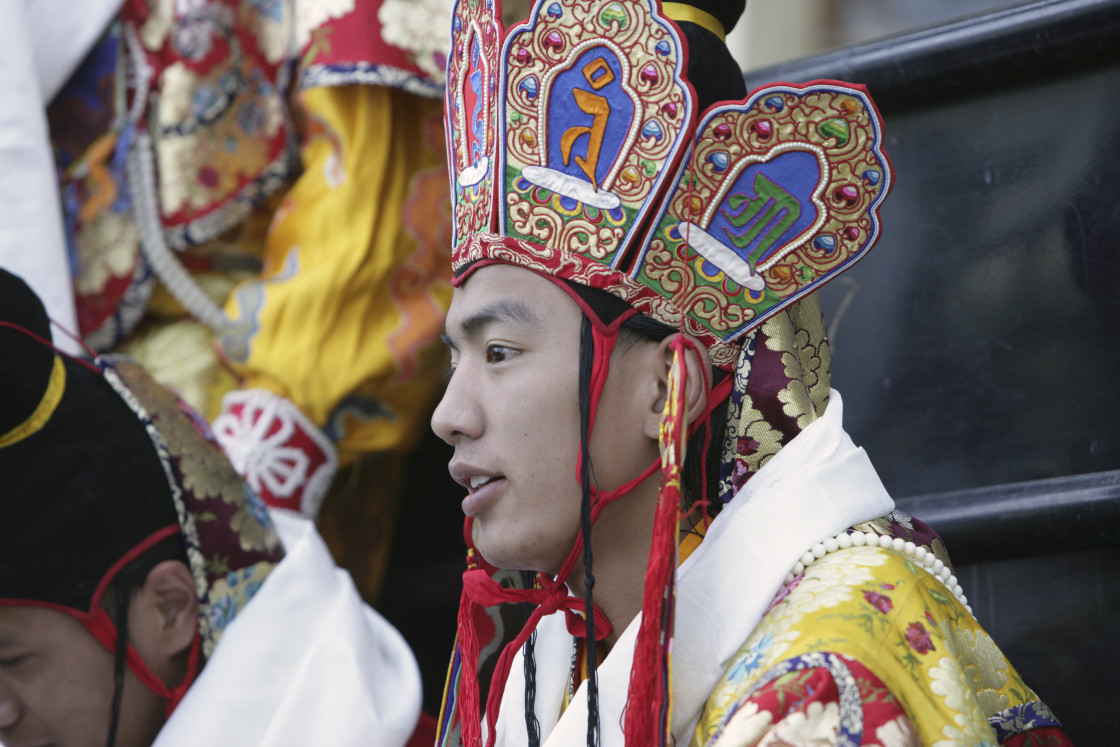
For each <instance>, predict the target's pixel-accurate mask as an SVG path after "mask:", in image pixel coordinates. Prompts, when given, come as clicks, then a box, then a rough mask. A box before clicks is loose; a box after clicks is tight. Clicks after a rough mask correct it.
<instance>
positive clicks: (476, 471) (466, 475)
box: [448, 462, 505, 493]
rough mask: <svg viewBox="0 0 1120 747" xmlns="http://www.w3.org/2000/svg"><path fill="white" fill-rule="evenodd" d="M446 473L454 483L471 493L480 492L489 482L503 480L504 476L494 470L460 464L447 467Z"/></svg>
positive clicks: (455, 463)
mask: <svg viewBox="0 0 1120 747" xmlns="http://www.w3.org/2000/svg"><path fill="white" fill-rule="evenodd" d="M448 471H450V472H451V477H452V479H454V480H455V482H457V483H459V484H460V485H462V486H463V487H464V488H466V489H467V491H468V492H471V493H473V492H475V491H476V490H481V489H482V488H484V487H486V486H487V485H488V484H490V483H491V482H494V481H496V480H504V479H505V475H503V474H501V473H499V472H496V471H494V470H489V469H485V468H483V467H476V466H474V465H471V464H463V463H460V462H452V463H451V464H450V465H448Z"/></svg>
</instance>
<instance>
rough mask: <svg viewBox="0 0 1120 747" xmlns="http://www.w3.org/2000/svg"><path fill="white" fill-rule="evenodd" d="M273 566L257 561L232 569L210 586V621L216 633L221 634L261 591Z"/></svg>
mask: <svg viewBox="0 0 1120 747" xmlns="http://www.w3.org/2000/svg"><path fill="white" fill-rule="evenodd" d="M272 568H273V565H272V563H267V562H261V563H256V564H254V565H251V566H249V567H247V568H242V569H241V570H237V571H231V572H229V573H227V574H226V575H225V576H224V577H222V578H219V579H217V580H216V581H215V582H214V585H213V586H212V587H211V588H210V622H211V625H213V628H214V631H215V634H220V631H222V630H224V629H225V628H226V626H228V625H229V624H230V623H231V622H233V619H234V618H235V617H236V616H237V615H238V613H240V612H241V610H243V609H245V605H247V604H248V603H249V601H250V600H251V599H252V598H253V597H254V596H255V595H256V593H257V592H258V591H260V589H261V586H263V584H264V580H265V579H266V578H267V577H268V574H269V573H270V572H271V571H272Z"/></svg>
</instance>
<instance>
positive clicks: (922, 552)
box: [914, 545, 929, 560]
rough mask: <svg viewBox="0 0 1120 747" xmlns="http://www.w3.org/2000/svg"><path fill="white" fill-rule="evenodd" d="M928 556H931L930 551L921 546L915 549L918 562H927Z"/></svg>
mask: <svg viewBox="0 0 1120 747" xmlns="http://www.w3.org/2000/svg"><path fill="white" fill-rule="evenodd" d="M928 554H929V550H927V549H925V548H924V547H922V546H921V545H918V546H917V547H916V548H914V557H915V558H917V559H918V560H925V559H926V555H928Z"/></svg>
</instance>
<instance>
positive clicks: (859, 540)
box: [849, 532, 866, 547]
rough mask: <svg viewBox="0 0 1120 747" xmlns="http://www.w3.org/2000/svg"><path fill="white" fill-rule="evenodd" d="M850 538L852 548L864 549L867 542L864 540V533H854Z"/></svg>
mask: <svg viewBox="0 0 1120 747" xmlns="http://www.w3.org/2000/svg"><path fill="white" fill-rule="evenodd" d="M849 537H850V538H851V543H852V547H863V545H864V543H865V542H866V540H865V539H864V538H863V532H853V533H852V534H850V535H849Z"/></svg>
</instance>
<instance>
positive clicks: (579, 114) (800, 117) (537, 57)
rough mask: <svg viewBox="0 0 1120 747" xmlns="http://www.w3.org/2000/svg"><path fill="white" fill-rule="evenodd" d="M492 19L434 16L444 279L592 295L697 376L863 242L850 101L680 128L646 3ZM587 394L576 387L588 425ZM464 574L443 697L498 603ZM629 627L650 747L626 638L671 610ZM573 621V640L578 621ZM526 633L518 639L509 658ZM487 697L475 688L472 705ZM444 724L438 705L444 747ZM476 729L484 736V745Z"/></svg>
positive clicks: (661, 679) (470, 659)
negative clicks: (446, 244) (441, 94)
mask: <svg viewBox="0 0 1120 747" xmlns="http://www.w3.org/2000/svg"><path fill="white" fill-rule="evenodd" d="M499 17H500V11H499V9H498V8H497V7H496V0H458V2H457V4H456V7H455V10H454V14H453V17H452V48H451V54H450V56H449V58H448V76H447V92H446V95H447V99H446V125H447V142H448V161H449V165H450V171H451V178H452V192H453V204H454V212H455V221H454V227H455V232H454V246H453V251H452V266H453V269H454V271H455V274H456V281H455V282H456V283H461V282H464V281H465V279H466V277H467V276H468V275H469V273H470V272H472V271H473V270H474V269H475V268H478V267H481V266H484V265H485V264H489V263H495V262H502V263H508V264H513V265H517V266H521V267H525V268H527V269H530V270H533V271H536V272H538V273H541V274H543V275H544V276H546V277H550V278H553V279H556V280H559V281H567V283H574V284H576V285H582V286H586V287H590V288H595V289H599V290H602V291H606V292H608V293H610V294H612V295H614V296H616V297H617V298H619V299H621V300H623V301H625V302H626V303H627V304H628V305H629V306H630V307H632V308H633V309H635V310H636V311H637V312H641V313H644V314H646V315H648V316H649V317H651V318H653V319H655V320H657V321H660V322H662V323H664V324H666V325H668V326H670V327H677V328H680V329H682V330H683V331H685V332H688V333H689V334H691V335H692V336H694V337H695V338H697V339H699V340H700V341H702V342H703V344H704V345H706V346H707V348H708V350H709V353H710V355H711V359H712V362H713V364H715V365H717V366H719V367H721V368H723V369H728V370H730V369H732V368H733V367H734V366H735V364H736V361H737V360H738V358H739V355H740V352H741V344H742V342H743V341H744V340H745V339H748V337H747V335H748V333H749V332H750V331H751V330H753V329H755V328H756V327H757V326H758V325H760V324H761V323H762V322H763V321H765V320H766V319H767V318H768V317H770V316H772V315H774V314H776V313H778V312H779V311H781V310H782V309H784V308H786V307H787V306H789V305H790V304H792V303H794V302H795V301H797V300H798V299H800V298H801V297H803V296H805V295H806V294H808V293H811V292H812V291H814V290H816V289H817V288H818V287H819V286H821V285H822V284H823V283H825V282H827V281H828V280H830V279H831V278H833V277H835V276H836V275H838V274H839V273H840V272H842V271H844V270H846V269H847V268H848V267H850V266H851V265H852V264H853V263H854V262H855V261H857V260H858V259H859V258H861V257H862V256H863V255H864V254H865V253H866V252H867V251H868V250H869V249H870V248H871V246H872V245H873V244H874V243H875V241H876V240H877V239H878V236H879V218H878V209H879V206H880V205H881V203H882V201H883V199H884V197H885V196H886V194H887V192H888V191H889V190H890V186H891V174H890V166H889V162H888V160H887V157H886V155H885V154H884V153H883V151H882V148H881V145H882V122H881V120H880V117H879V114H878V112H877V111H876V109H875V106H874V104H873V103H872V101H871V99H870V97H869V96H868V95H867V92H866V90H865V89H864V88H862V87H861V86H857V85H851V84H847V83H840V82H836V81H816V82H812V83H808V84H804V85H795V84H776V85H772V86H767V87H765V88H762V89H760V90H757V91H755V92H754V93H752V94H751V95H750V96H748V97H747V98H746V99H744V100H743V101H738V102H722V103H720V104H717V105H715V106H712V107H710V108H709V109H707V110H706V111H705V112H703V113H699V112H697V111H696V110H697V105H696V103H695V95H694V92H693V90H692V87H691V85H690V84H689V83H688V81H687V79H686V73H685V71H686V70H687V59H688V57H687V48H686V44H685V42H684V40H683V37H682V33H681V31H680V29H679V28H678V27H677V26H676V24H675V23H674V22H673V21H671V20H669V19H668V18H667V17H666V15H665V14H664V12H663V10H662V7H661V4H660V2H659V0H536V2H535V4H534V6H533V8H532V12H531V14H530V16H529V18H528V20H526V21H525V22H524V23H522V24H520V25H518V26H516V27H515V28H513V29H511V30H510V31H509V33H508V34H504V33H503V31H502V28H501V25H500V22H499V21H498V18H499ZM560 285H561V287H564V288H565V289H566V290H569V292H571V293H573V297H576V296H577V295H578V294H576V293H575V292H574V291H573V290H572V289H571V288H570V287H569V286H568V285H567V284H565V283H560ZM576 301H577V303H580V305H581V306H583V307H584V309H585V311H589V310H590V309H589V308H588V306H587V305H586V303H583V302H581V301H580V298H576ZM588 316H589V318H590V319H591V321H592V323H593V327H594V330H595V332H594V334H595V339H596V342H595V345H596V350H595V355H596V356H597V357H599V358H605V359H609V355H610V349H611V344H612V343H611V342H610V341H607V342H605V343H604V342H603V340H604V339H605V338H606V337H608V336H609V332H608V331H607V327H608V325H607V324H606V323H605V321H604V320H601V319H599V318H597V316H596V315H595V314H594V313H589V314H588ZM611 326H613V325H611ZM676 350H677V353H678V354H679V353H680V346H679V345H678V346H677V348H676ZM678 375H679V374H678ZM602 378H603V377H600V379H599V381H600V383H601V380H602ZM678 383H679V382H678ZM597 397H598V392H597V391H596V390H594V389H593V390H592V392H591V399H592V404H591V407H592V411H594V403H595V401H596V400H597ZM670 410H672V408H670ZM592 417H593V416H592ZM674 417H675V418H676V420H675V421H674V420H673V418H674ZM681 417H682V414H681V408H680V406H679V403H678V406H677V408H676V410H675V411H673V412H670V411H667V414H666V422H667V423H668V424H669V427H667V428H664V431H665V432H666V433H668V434H669V435H670V440H671V441H672V443H671V444H668V446H670V447H673V446H676V447H681V448H676V449H674V448H666V446H667V445H666V444H662V446H663V449H662V452H663V454H670V455H671V456H672V458H671V459H669V462H671V464H670V465H668V466H669V467H674V468H675V469H676V472H673V470H672V469H670V470H665V465H663V472H664V477H665V478H667V481H666V482H665V484H666V485H671V484H672V482H673V475H676V476H677V483H676V484H677V486H678V492H677V493H674V494H676V495H679V462H680V461H682V460H683V440H684V439H685V438H687V432H686V431H687V429H685V428H683V427H681V423H680V422H679V420H680V418H681ZM581 469H582V467H581ZM644 477H645V476H643V478H644ZM623 492H624V491H623V490H622V489H620V490H618V491H614V493H613V494H611V495H610V496H603V495H597V496H596V497H595V498H593V499H592V500H593V501H597V502H599V503H602V502H605V501H606V500H611V499H613V498H614V497H617V496H618V495H621V494H622V493H623ZM666 494H667V493H666V491H665V490H663V491H662V501H661V503H662V504H663V506H667V507H668V508H667V509H666V510H665V511H662V510H661V508H659V519H658V522H657V525H658V526H664V527H666V528H667V531H668V532H669V533H670V534H671V535H672V536H675V534H676V528H677V526H678V525H679V524H678V522H677V521H676V516H677V514H676V509H677V507H678V505H679V503H676V504H674V503H672V501H666V500H665V495H666ZM585 501H586V497H585ZM661 513H665V517H661V516H660V514H661ZM593 515H594V514H593ZM658 533H659V530H657V529H655V535H658ZM581 537H582V535H581ZM661 540H662V541H660V544H659V540H658V538H657V537H655V540H654V549H651V566H650V567H651V568H652V567H653V560H652V559H653V556H654V555H657V557H658V562H659V563H660V565H664V566H666V567H665V569H663V570H664V573H663V574H661V575H659V576H658V577H657V578H652V579H651V577H650V576H649V575H648V574H647V580H646V583H647V595H646V600H649V599H651V598H659V599H660V598H671V588H672V583H673V580H672V577H673V567H674V566H673V565H672V564H671V563H662V562H661V561H663V560H665V558H662V557H661V556H662V555H665V554H666V552H664V551H665V548H668V551H667V552H668V554H672V552H673V548H675V543H672V542H671V541H666V540H665V538H661ZM577 550H578V545H577V548H576V549H574V550H573V553H572V555H570V556H569V559H568V562H567V564H566V565H565V569H567V568H569V567H570V564H571V562H572V560H573V558H574V557H575V553H576V551H577ZM480 573H483V571H481V570H475V571H470V570H468V573H467V575H465V576H464V607H463V608H461V610H460V633H461V636H460V641H459V654H458V655H457V658H456V659H455V660H454V661H453V665H452V670H451V675H450V677H451V681H450V682H449V687H450V690H451V693H450V695H451V696H452V697H453V698H454V692H455V690H456V687H457V683H458V682H459V680H460V678H461V679H462V680H463V681H464V682H467V681H469V680H471V679H472V678H473V671H472V670H473V668H474V662H475V657H476V656H477V654H478V651H477V644H478V641H477V640H474V636H473V632H471V631H469V630H467V631H464V624H465V623H464V621H465V620H466V619H468V618H469V617H470V615H469V614H467V610H468V607H469V605H467V602H468V601H472V600H473V601H477V600H483V599H484V598H487V597H488V598H489V599H490V600H491V602H492V601H493V600H497V601H502V599H501V597H505V599H504V601H510V600H511V599H513V598H514V597H511V596H510V594H508V593H506V594H499V593H497V592H496V591H494V585H492V584H490V585H487V584H486V582H485V580H482V579H481V578H480V576H479V575H478V574H480ZM561 576H564V571H563V570H562V571H561ZM563 580H564V578H559V579H558V580H557V581H555V583H550V584H548V585H546V586H545V588H543V589H538V590H535V591H532V592H525V593H523V594H521V595H520V596H517V597H516V598H517V599H518V600H521V601H530V602H533V603H534V604H537V605H539V606H538V608H537V611H535V612H534V613H533V615H532V616H531V617H530V624H529V625H527V630H531V628H532V626H533V625H535V621H536V620H539V619H540V616H541V614H542V610H544V609H546V608H547V609H551V610H558V609H559V610H570V607H569V606H565V605H567V604H568V602H569V601H570V600H566V599H561V596H562V594H561V587H562V586H563ZM484 586H485V588H482V587H484ZM651 589H652V590H653V591H654V593H653V594H650V593H648V592H650V590H651ZM658 590H662V592H663V593H662V592H659V591H658ZM491 602H486V603H491ZM588 607H590V605H589V604H588ZM643 615H644V617H643V622H644V621H645V620H646V619H647V618H649V619H655V620H656V621H657V622H656V624H655V625H654V627H655V628H656V626H657V625H661V626H663V627H662V628H661V630H660V634H659V631H658V630H651V631H648V632H647V631H645V630H644V628H643V631H642V632H641V633H640V634H639V639H638V642H637V644H636V651H635V657H634V661H635V665H634V672H635V674H632V679H631V690H630V693H631V695H632V696H633V695H634V693H635V689H634V688H635V684H634V683H635V681H636V680H638V681H642V680H646V679H648V680H650V683H653V684H650V683H645V684H643V685H639V689H641V690H642V691H643V693H646V692H647V691H648V690H649V689H650V688H652V689H653V690H656V691H657V692H656V693H654V699H651V700H650V702H649V703H646V702H644V700H645V699H644V698H638V699H637V700H638V701H642V702H641V703H640V705H638V706H637V708H640V709H641V710H642V712H643V713H642V714H641V715H638V716H637V717H636V718H634V719H631V716H630V715H628V716H627V727H626V733H627V742H628V743H636V744H637V743H641V744H645V743H652V740H653V734H654V733H655V732H659V733H660V742H659V743H664V741H665V740H666V738H667V734H668V722H667V719H668V716H667V714H668V712H669V709H668V708H666V707H665V704H666V703H667V698H668V693H667V690H668V681H667V675H666V676H660V675H658V676H656V677H655V676H654V670H655V669H656V670H659V671H660V670H664V672H667V670H668V668H667V667H663V666H660V665H654V666H652V667H651V666H649V664H648V662H650V661H651V658H650V656H647V655H646V654H648V653H649V652H648V651H647V652H644V653H643V645H646V644H645V643H643V642H646V643H648V642H650V641H654V642H655V643H654V644H650V645H651V647H653V648H656V649H657V650H656V652H655V653H653V654H652V656H653V658H654V659H656V658H658V657H661V659H664V660H666V661H665V662H664V663H667V656H668V651H667V645H666V644H665V641H667V640H668V636H669V635H671V630H670V628H671V620H672V604H671V601H670V602H669V603H668V604H667V605H666V606H664V607H658V609H656V610H654V609H652V608H649V605H647V604H646V603H645V602H643ZM585 619H586V620H587V621H588V628H589V631H588V636H589V637H591V635H593V634H594V630H595V628H594V627H593V626H592V624H591V622H592V620H593V619H594V615H593V610H592V609H587V610H586V611H585ZM468 627H469V624H468ZM569 629H572V619H571V615H570V614H569ZM464 632H467V633H468V634H467V635H463V633H464ZM527 635H528V633H527V632H526V631H525V630H523V631H522V633H521V634H520V635H519V636H518V638H517V639H515V641H514V644H518V643H519V642H522V641H525V640H527ZM595 637H601V636H599V635H595ZM658 640H659V641H660V643H656V641H658ZM514 644H511V645H510V646H509V647H507V649H506V650H505V651H504V652H503V654H502V657H501V658H500V659H499V662H498V665H497V668H496V670H495V681H499V682H500V681H501V680H503V679H504V673H505V672H508V667H509V663H510V662H509V659H510V656H509V652H510V651H511V650H512V649H513V648H515V647H516V646H515V645H514ZM639 661H644V662H647V663H646V664H640V663H639ZM642 667H645V668H646V669H649V670H650V671H649V672H648V674H649V675H650V676H649V677H645V674H643V672H639V671H638V670H639V669H640V668H642ZM643 671H644V670H643ZM664 672H662V674H664ZM590 679H591V680H592V681H593V680H594V677H593V675H592V676H591V677H590ZM588 692H589V698H592V692H593V689H592V688H589V690H588ZM494 695H495V690H494V688H493V686H492V690H491V698H490V706H491V708H493V707H494V706H496V705H497V701H495V700H494ZM460 701H461V702H460V703H457V707H458V706H462V707H461V708H459V714H460V716H461V718H462V727H463V733H462V736H463V740H464V742H467V743H474V742H476V741H477V740H478V738H479V735H480V730H479V727H478V724H477V717H478V701H477V686H476V685H470V684H468V685H467V686H466V687H465V688H464V692H463V696H462V697H461V698H460ZM631 708H632V709H634V708H635V701H634V699H633V698H632V702H631ZM445 709H446V705H445ZM590 714H591V710H590V708H589V718H591V715H590ZM488 717H489V718H493V713H491V712H489V711H488ZM450 718H451V714H450V713H449V712H447V711H446V710H445V714H444V717H443V719H442V720H443V721H444V723H442V725H441V733H442V734H443V735H444V736H445V737H446V735H447V732H448V728H449V727H450V722H449V721H448V719H450ZM472 721H473V722H474V723H470V722H472ZM632 724H633V727H632V726H631V725H632ZM492 729H493V721H491V738H493V733H494V732H493V730H492ZM591 729H592V727H591V726H589V730H591ZM589 733H590V732H589Z"/></svg>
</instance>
